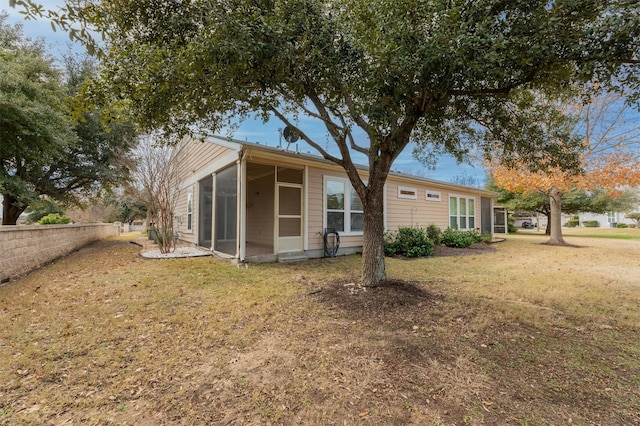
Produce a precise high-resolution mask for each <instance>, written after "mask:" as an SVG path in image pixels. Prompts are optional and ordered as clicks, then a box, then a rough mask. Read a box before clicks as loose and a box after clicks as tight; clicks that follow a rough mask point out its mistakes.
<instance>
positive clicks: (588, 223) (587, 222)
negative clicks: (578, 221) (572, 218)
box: [582, 220, 600, 228]
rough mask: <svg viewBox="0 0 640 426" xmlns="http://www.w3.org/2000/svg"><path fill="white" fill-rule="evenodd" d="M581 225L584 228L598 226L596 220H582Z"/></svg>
mask: <svg viewBox="0 0 640 426" xmlns="http://www.w3.org/2000/svg"><path fill="white" fill-rule="evenodd" d="M582 225H583V226H584V227H585V228H597V227H599V226H600V224H599V223H598V221H597V220H583V221H582Z"/></svg>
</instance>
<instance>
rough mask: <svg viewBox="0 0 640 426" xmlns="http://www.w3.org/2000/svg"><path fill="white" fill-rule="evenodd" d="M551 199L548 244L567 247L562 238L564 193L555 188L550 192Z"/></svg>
mask: <svg viewBox="0 0 640 426" xmlns="http://www.w3.org/2000/svg"><path fill="white" fill-rule="evenodd" d="M549 199H550V201H551V215H550V216H549V224H548V225H547V228H549V227H551V232H550V236H549V241H547V244H551V245H565V244H566V243H565V241H564V239H563V238H562V193H561V192H560V191H559V190H558V189H556V188H554V189H552V190H551V191H550V192H549Z"/></svg>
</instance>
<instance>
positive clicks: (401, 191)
mask: <svg viewBox="0 0 640 426" xmlns="http://www.w3.org/2000/svg"><path fill="white" fill-rule="evenodd" d="M398 198H409V199H411V200H417V199H418V190H417V189H415V188H409V187H406V186H399V187H398Z"/></svg>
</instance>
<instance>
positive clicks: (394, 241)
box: [384, 227, 434, 257]
mask: <svg viewBox="0 0 640 426" xmlns="http://www.w3.org/2000/svg"><path fill="white" fill-rule="evenodd" d="M433 248H434V244H433V242H432V241H431V240H430V239H429V236H428V235H427V231H426V230H425V229H423V228H418V227H406V228H399V229H398V230H397V231H396V232H386V233H385V236H384V253H385V255H387V256H393V255H395V254H401V255H403V256H407V257H422V256H429V255H431V253H433Z"/></svg>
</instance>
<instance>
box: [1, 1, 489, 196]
mask: <svg viewBox="0 0 640 426" xmlns="http://www.w3.org/2000/svg"><path fill="white" fill-rule="evenodd" d="M41 3H42V4H44V5H45V7H48V8H54V7H56V5H60V4H62V2H61V1H58V0H49V1H46V0H42V1H41ZM5 4H6V5H5V6H3V8H4V10H5V11H6V12H8V13H9V23H11V24H15V23H21V24H22V25H23V32H24V35H25V36H27V37H30V38H39V37H41V38H44V39H46V41H47V46H48V50H49V52H50V53H51V54H52V55H53V56H56V57H59V56H61V55H62V54H64V53H67V52H69V50H70V49H71V50H72V51H76V52H83V51H84V48H83V47H82V46H81V45H79V44H78V43H72V42H71V41H70V40H69V37H68V35H67V34H66V33H64V32H61V31H56V32H54V31H53V30H52V29H51V25H50V23H49V22H48V21H46V20H38V21H33V20H31V21H26V20H24V19H23V17H22V15H20V14H19V13H18V10H16V9H12V8H10V7H8V4H7V3H5ZM303 124H304V127H303V130H304V131H305V132H307V133H308V134H309V135H312V136H313V137H314V138H315V140H316V141H318V142H319V143H320V144H321V145H322V146H323V147H325V148H327V144H326V142H325V141H327V136H326V131H325V130H324V129H323V126H322V125H321V124H320V123H309V124H308V125H307V123H306V122H305V123H303ZM283 127H284V125H283V124H282V123H281V122H279V121H278V120H275V119H273V120H270V121H269V122H268V123H266V124H265V123H262V121H261V120H259V119H255V120H254V119H248V120H246V121H244V122H243V123H241V124H240V125H239V127H238V128H237V129H236V130H235V132H234V133H233V135H232V137H234V138H236V139H240V140H243V141H244V140H246V141H249V142H259V143H261V144H265V145H269V146H278V143H279V138H280V134H279V131H278V129H279V128H283ZM358 142H360V144H361V145H363V146H366V145H367V143H366V140H365V139H364V138H363V139H361V140H360V141H358ZM282 145H283V147H285V148H286V147H287V144H286V142H285V141H284V140H283V141H282ZM289 148H290V149H292V150H295V149H296V147H295V146H293V145H292V146H290V147H289ZM297 148H298V150H299V151H300V152H304V153H311V154H317V152H316V151H315V150H314V149H313V148H311V147H310V146H307V145H306V144H299V146H298V147H297ZM328 149H329V151H330V152H331V153H332V154H335V153H337V150H336V149H334V148H333V147H332V146H331V145H330V144H329V145H328ZM411 152H412V147H411V146H409V147H407V149H406V150H405V151H404V152H403V153H402V154H401V155H400V156H399V157H398V159H397V160H396V161H395V163H394V164H393V166H392V170H395V171H399V172H402V173H409V174H414V175H419V176H422V177H427V178H430V179H437V180H441V181H445V182H450V181H451V180H452V179H453V178H455V177H460V176H465V177H468V178H472V179H473V180H474V181H476V182H479V183H480V184H482V183H483V182H484V175H485V174H484V170H483V169H482V167H480V166H475V167H474V166H471V165H468V164H457V162H456V160H455V159H454V158H453V157H450V156H441V157H440V158H439V161H438V164H437V166H436V168H435V169H434V170H430V169H428V168H426V167H425V166H424V165H422V164H421V163H420V162H419V161H418V160H416V159H415V158H413V156H412V154H411ZM354 161H355V162H356V163H359V164H366V163H367V161H366V158H364V156H360V157H357V156H355V157H354Z"/></svg>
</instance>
